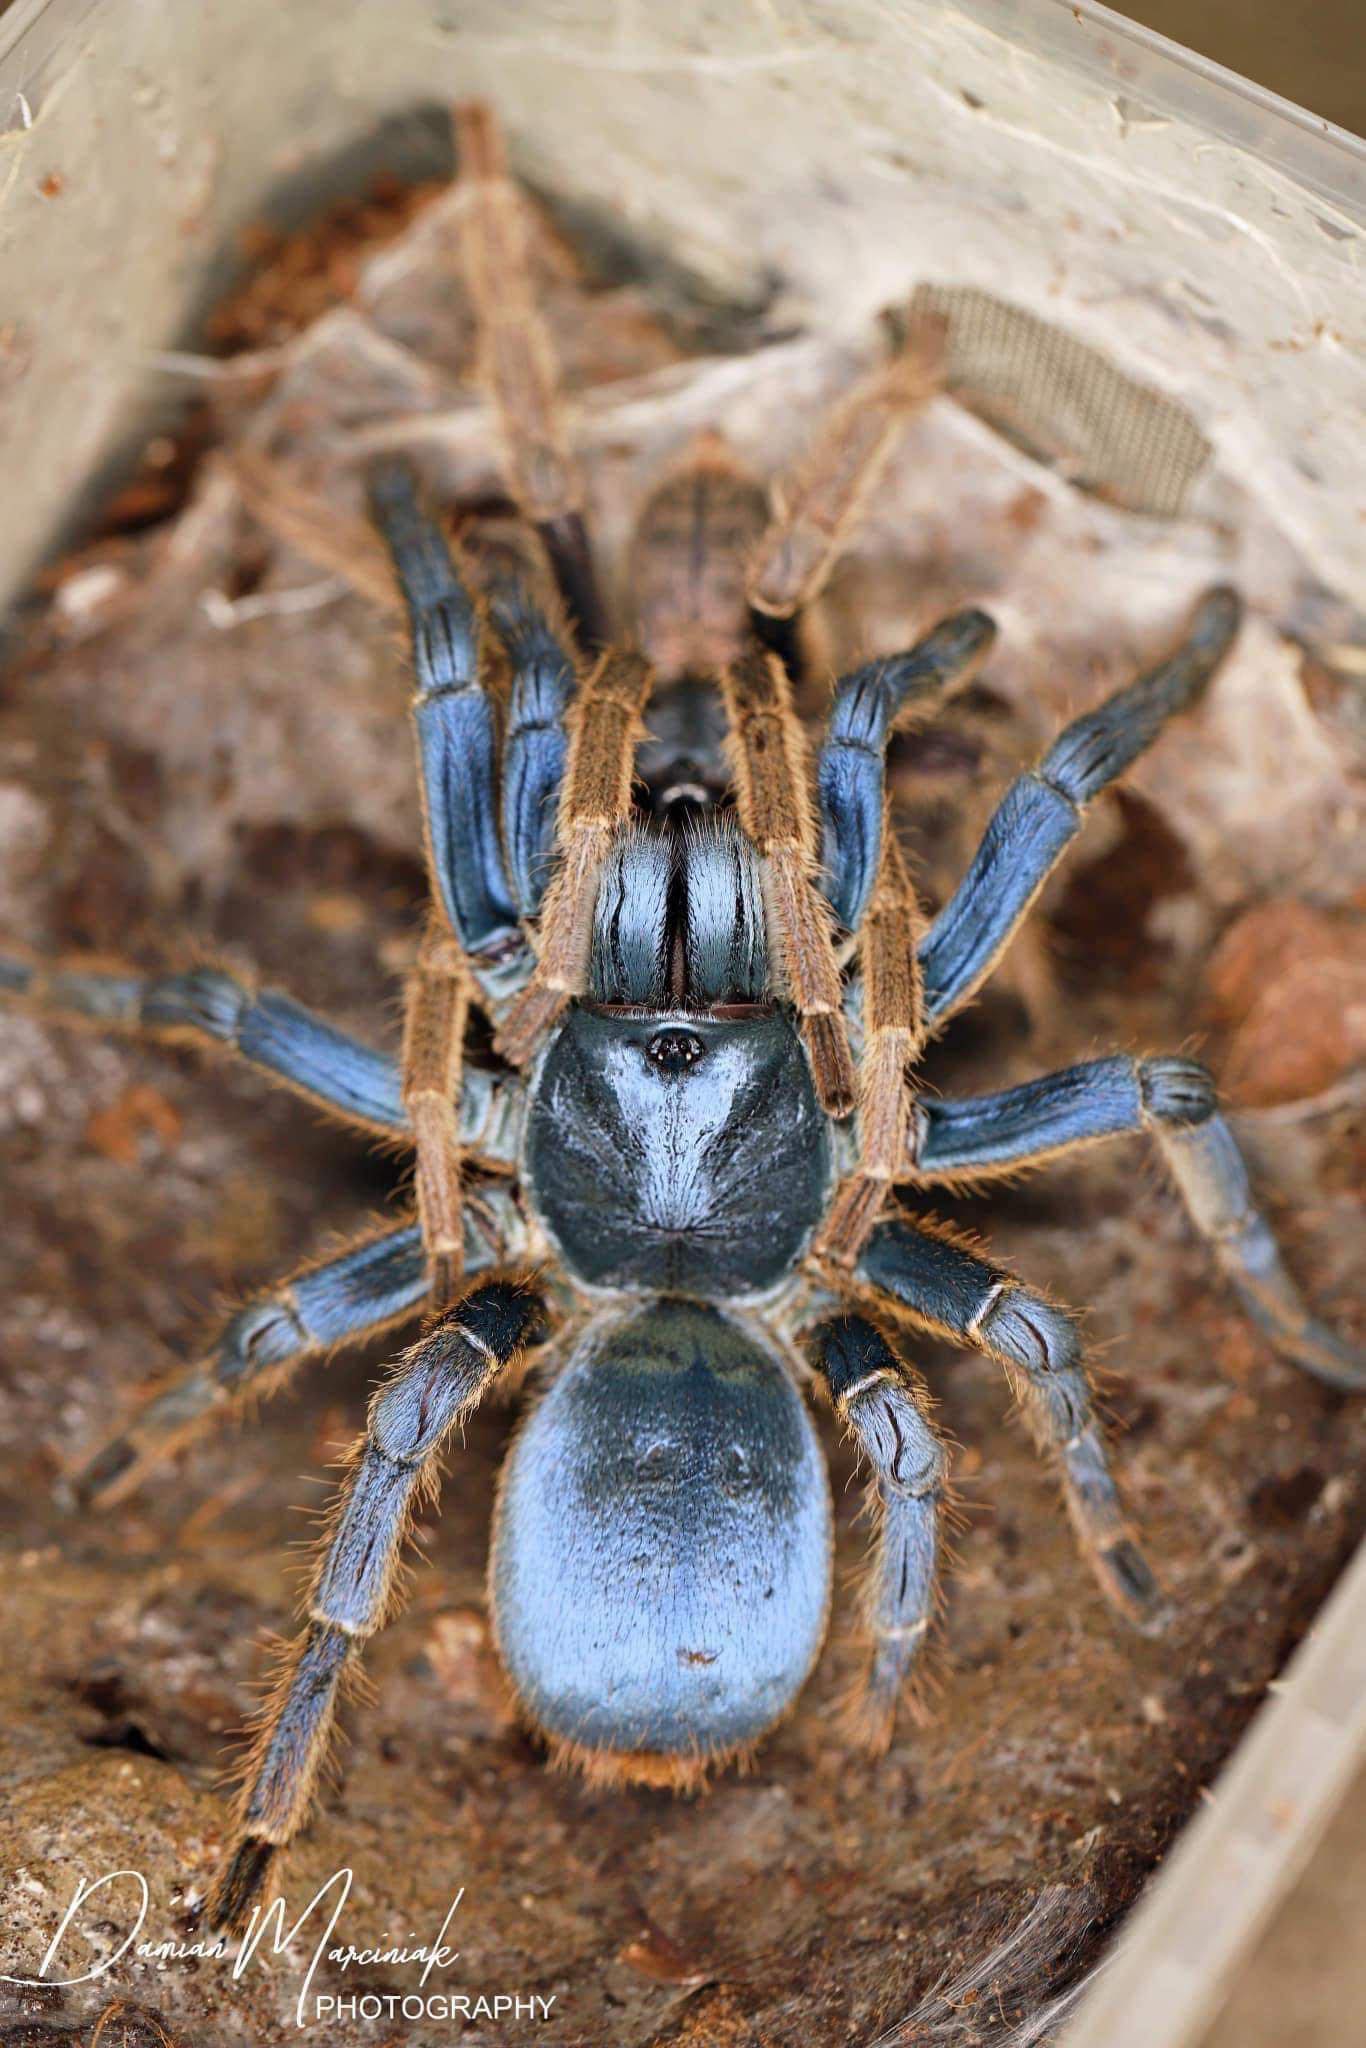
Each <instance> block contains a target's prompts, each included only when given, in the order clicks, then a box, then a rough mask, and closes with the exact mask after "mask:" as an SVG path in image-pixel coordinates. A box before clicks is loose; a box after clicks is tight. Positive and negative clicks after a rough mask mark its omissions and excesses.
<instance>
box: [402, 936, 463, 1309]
mask: <svg viewBox="0 0 1366 2048" xmlns="http://www.w3.org/2000/svg"><path fill="white" fill-rule="evenodd" d="M468 1015H469V984H468V980H467V978H466V971H465V961H464V955H463V954H462V953H461V951H460V948H459V946H458V945H457V944H456V942H455V940H454V939H453V938H451V936H450V935H449V933H447V932H446V931H445V929H444V928H443V927H442V926H440V925H438V924H436V923H435V922H433V924H432V925H431V927H430V928H429V930H428V932H427V935H426V937H425V938H424V940H423V942H422V951H421V953H420V954H419V956H418V962H417V966H416V967H415V968H414V970H413V973H412V976H411V978H410V980H409V983H408V1002H407V1014H406V1017H405V1019H404V1028H403V1106H404V1108H405V1109H406V1110H407V1112H408V1117H409V1121H410V1122H411V1124H412V1131H413V1142H414V1144H415V1145H416V1148H417V1169H416V1180H417V1213H418V1218H419V1220H420V1222H421V1224H422V1242H423V1245H424V1247H425V1249H426V1253H427V1258H428V1263H429V1267H430V1272H431V1283H432V1286H431V1304H430V1305H431V1307H432V1309H433V1310H434V1311H435V1312H437V1313H439V1312H440V1311H441V1310H442V1309H444V1308H445V1307H446V1305H447V1304H448V1303H449V1302H450V1301H451V1300H452V1299H453V1297H454V1296H455V1294H456V1292H457V1290H458V1289H459V1286H460V1277H461V1272H462V1269H463V1264H464V1251H465V1234H464V1223H463V1219H462V1205H461V1195H460V1127H459V1104H460V1070H461V1065H462V1061H463V1057H464V1042H465V1024H466V1020H467V1018H468Z"/></svg>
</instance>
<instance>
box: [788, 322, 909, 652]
mask: <svg viewBox="0 0 1366 2048" xmlns="http://www.w3.org/2000/svg"><path fill="white" fill-rule="evenodd" d="M943 340H944V337H943V329H942V325H941V324H940V323H937V322H917V323H915V324H914V325H913V326H911V327H910V328H909V330H908V331H907V333H906V335H905V338H904V340H903V344H902V346H901V348H900V349H899V351H898V352H897V354H896V355H895V356H893V358H892V360H891V361H890V362H887V363H883V364H881V365H880V366H879V367H878V368H877V369H876V370H874V371H873V372H872V373H871V374H870V375H869V376H867V377H865V378H864V379H863V380H862V381H861V382H860V383H859V384H857V385H856V386H855V387H854V389H853V390H852V391H851V392H850V393H849V395H848V396H847V397H846V398H845V399H844V401H843V402H842V404H840V405H838V406H836V407H835V409H834V411H833V412H832V413H831V414H830V416H829V418H828V419H827V420H826V422H825V423H824V425H823V426H822V427H821V428H820V429H819V431H818V432H817V434H816V437H815V440H814V441H813V443H812V445H811V448H810V450H809V452H808V453H807V455H806V457H805V459H804V460H803V461H802V462H801V463H800V464H799V465H798V466H797V468H796V469H795V470H794V471H793V473H792V474H791V476H789V477H786V478H784V480H783V481H782V483H781V484H780V485H779V486H778V487H777V489H776V491H775V493H774V499H775V511H774V516H773V519H772V521H771V523H770V525H769V527H768V530H767V532H766V533H765V534H764V536H763V538H762V539H761V541H760V543H759V546H758V548H757V549H756V550H755V553H754V558H753V561H752V562H751V564H750V572H749V601H750V604H751V606H752V607H753V609H754V611H755V612H756V613H757V614H758V615H759V617H760V618H777V619H791V618H793V617H794V616H795V614H796V613H797V612H799V611H800V610H801V609H802V607H803V606H805V605H808V604H810V603H811V602H812V600H813V599H814V598H816V597H817V596H818V595H819V594H820V591H821V589H822V587H823V586H824V584H825V581H826V579H827V577H828V576H829V574H830V571H831V569H832V568H833V567H834V564H835V562H836V560H837V559H838V557H839V555H840V554H841V553H842V552H843V550H844V548H845V547H846V545H847V544H848V540H849V536H850V533H851V531H852V529H853V526H854V524H855V521H856V520H857V518H858V514H859V510H860V507H861V506H862V505H863V504H864V503H865V502H866V500H867V498H868V495H869V493H870V492H871V490H872V488H873V486H874V484H875V483H876V482H877V479H878V477H879V476H880V475H881V473H882V470H883V467H884V465H885V463H886V461H887V458H888V456H889V455H890V454H891V452H892V447H893V445H894V443H895V441H896V437H897V435H898V434H899V433H900V431H901V429H902V428H903V426H905V424H906V422H907V421H908V420H909V419H910V417H911V416H912V414H913V413H915V412H917V411H919V409H920V408H921V407H922V406H923V405H924V404H925V403H926V402H927V401H928V400H929V399H930V398H932V397H933V396H934V394H935V393H936V391H938V389H939V387H940V378H941V369H942V361H943Z"/></svg>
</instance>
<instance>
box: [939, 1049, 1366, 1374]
mask: <svg viewBox="0 0 1366 2048" xmlns="http://www.w3.org/2000/svg"><path fill="white" fill-rule="evenodd" d="M917 1116H918V1118H919V1119H920V1129H919V1136H918V1143H917V1144H916V1148H915V1160H914V1177H915V1178H916V1179H917V1180H929V1181H936V1180H945V1181H951V1182H954V1183H957V1184H966V1185H971V1184H972V1183H973V1182H976V1181H980V1180H984V1179H988V1178H990V1177H991V1176H992V1175H994V1174H998V1173H1010V1172H1013V1171H1016V1170H1018V1169H1019V1168H1021V1167H1027V1166H1035V1165H1038V1164H1040V1163H1041V1162H1042V1161H1043V1160H1045V1159H1049V1158H1052V1157H1054V1156H1056V1155H1057V1154H1058V1153H1060V1152H1068V1151H1072V1150H1074V1149H1075V1148H1076V1147H1077V1146H1079V1145H1086V1144H1092V1143H1094V1142H1095V1141H1096V1140H1098V1139H1101V1138H1114V1137H1121V1136H1123V1135H1125V1134H1126V1133H1128V1132H1131V1131H1147V1132H1149V1133H1150V1134H1151V1135H1152V1137H1153V1138H1154V1139H1155V1141H1156V1143H1157V1147H1158V1150H1159V1152H1160V1153H1161V1155H1162V1157H1163V1159H1164V1160H1165V1162H1166V1164H1167V1167H1168V1169H1169V1171H1170V1173H1171V1175H1172V1178H1173V1180H1174V1181H1175V1182H1176V1185H1177V1188H1178V1190H1179V1192H1180V1194H1181V1196H1182V1199H1183V1200H1184V1202H1185V1204H1186V1209H1187V1212H1188V1213H1189V1215H1190V1218H1191V1221H1192V1222H1193V1223H1194V1225H1195V1227H1196V1229H1197V1230H1198V1231H1199V1233H1200V1235H1201V1236H1202V1237H1203V1238H1204V1239H1205V1240H1206V1242H1207V1243H1209V1244H1211V1245H1212V1246H1213V1248H1214V1253H1215V1256H1216V1258H1217V1259H1218V1260H1219V1262H1220V1264H1221V1265H1222V1267H1223V1268H1224V1271H1225V1272H1226V1273H1227V1275H1228V1277H1229V1279H1230V1280H1231V1281H1232V1283H1233V1286H1234V1288H1235V1289H1236V1290H1237V1293H1238V1295H1239V1297H1240V1299H1241V1300H1242V1301H1243V1303H1244V1304H1245V1306H1246V1308H1247V1310H1248V1313H1249V1314H1250V1315H1251V1316H1252V1318H1253V1320H1254V1321H1255V1322H1256V1323H1257V1325H1258V1326H1259V1328H1261V1329H1262V1330H1264V1331H1265V1332H1266V1334H1267V1336H1268V1337H1269V1338H1270V1339H1271V1341H1272V1343H1273V1344H1274V1345H1275V1347H1276V1349H1277V1350H1278V1351H1280V1352H1282V1353H1283V1354H1284V1356H1285V1357H1286V1358H1288V1359H1291V1360H1292V1361H1293V1362H1294V1363H1295V1364H1296V1365H1299V1366H1302V1367H1303V1369H1304V1370H1305V1371H1306V1372H1309V1373H1313V1374H1314V1375H1315V1376H1316V1377H1317V1378H1319V1379H1322V1380H1327V1381H1328V1382H1329V1383H1330V1384H1331V1385H1333V1386H1339V1387H1361V1386H1366V1359H1363V1358H1362V1357H1361V1356H1360V1355H1359V1354H1358V1353H1355V1352H1354V1351H1353V1350H1352V1348H1351V1347H1350V1346H1349V1345H1348V1344H1346V1343H1345V1342H1344V1341H1343V1339H1342V1338H1340V1337H1339V1336H1337V1335H1336V1334H1335V1333H1334V1332H1333V1331H1332V1330H1330V1329H1329V1328H1328V1327H1327V1326H1326V1325H1325V1324H1323V1323H1321V1322H1319V1321H1317V1320H1316V1319H1315V1318H1314V1317H1313V1316H1311V1315H1310V1313H1309V1310H1308V1309H1307V1308H1306V1306H1305V1304H1304V1301H1303V1298H1302V1297H1301V1295H1300V1291H1299V1289H1298V1288H1297V1287H1296V1285H1295V1283H1294V1281H1293V1280H1292V1279H1291V1277H1290V1275H1289V1273H1288V1272H1287V1271H1286V1269H1285V1265H1284V1263H1283V1261H1282V1259H1281V1255H1280V1252H1279V1250H1278V1248H1277V1245H1276V1240H1275V1238H1274V1237H1273V1236H1272V1234H1271V1229H1270V1226H1269V1225H1268V1224H1267V1222H1266V1219H1265V1217H1263V1216H1262V1215H1261V1214H1260V1213H1259V1211H1258V1209H1257V1207H1256V1205H1255V1203H1254V1201H1253V1198H1252V1190H1251V1187H1250V1186H1249V1183H1248V1176H1247V1168H1246V1166H1245V1165H1244V1163H1243V1157H1242V1154H1241V1153H1240V1151H1239V1150H1238V1144H1237V1140H1236V1139H1235V1138H1234V1136H1233V1133H1232V1132H1231V1131H1230V1129H1229V1127H1228V1125H1227V1123H1226V1122H1225V1121H1224V1119H1223V1117H1222V1116H1221V1115H1220V1114H1219V1106H1218V1098H1217V1095H1216V1092H1215V1087H1214V1081H1213V1079H1212V1077H1211V1076H1210V1074H1209V1073H1208V1072H1207V1071H1206V1069H1205V1068H1204V1067H1202V1066H1200V1065H1199V1064H1198V1063H1197V1062H1196V1061H1195V1060H1188V1059H1182V1058H1177V1057H1165V1058H1157V1059H1143V1060H1135V1059H1129V1058H1127V1057H1123V1056H1117V1057H1115V1058H1113V1059H1105V1060H1090V1061H1088V1062H1087V1063H1086V1064H1085V1065H1084V1066H1078V1067H1065V1068H1063V1069H1062V1070H1061V1071H1060V1072H1058V1073H1056V1074H1045V1075H1044V1076H1043V1077H1042V1078H1041V1079H1040V1080H1037V1081H1027V1082H1025V1083H1024V1085H1023V1086H1022V1087H1019V1088H1007V1089H1005V1090H1003V1091H1002V1093H1001V1094H999V1095H979V1096H973V1097H969V1098H967V1099H965V1100H964V1099H954V1098H953V1097H948V1098H941V1099H939V1100H937V1101H924V1102H922V1103H920V1104H919V1105H918V1106H917Z"/></svg>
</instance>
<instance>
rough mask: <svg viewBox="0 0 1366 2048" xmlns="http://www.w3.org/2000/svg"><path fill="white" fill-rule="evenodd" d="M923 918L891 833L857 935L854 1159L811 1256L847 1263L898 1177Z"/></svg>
mask: <svg viewBox="0 0 1366 2048" xmlns="http://www.w3.org/2000/svg"><path fill="white" fill-rule="evenodd" d="M924 929H925V921H924V918H923V917H922V915H921V912H920V907H919V905H918V904H917V902H916V899H915V891H914V889H913V888H912V886H911V881H910V877H909V875H908V874H907V873H906V866H905V862H904V861H903V859H902V856H901V849H900V848H899V847H898V845H897V843H896V840H895V838H894V837H893V835H892V833H891V832H890V830H887V831H884V835H883V841H882V866H881V869H880V871H879V874H878V881H877V887H876V888H875V889H874V891H873V900H872V902H871V903H870V904H869V906H868V913H867V916H866V917H865V919H864V922H863V930H862V935H861V940H860V946H861V954H860V957H861V961H862V967H863V1025H864V1051H863V1060H862V1064H861V1067H860V1070H859V1163H858V1169H857V1171H856V1172H855V1173H852V1174H851V1175H850V1176H849V1178H848V1180H846V1181H845V1183H844V1185H843V1186H842V1187H841V1188H840V1189H839V1191H838V1193H837V1194H836V1196H835V1200H834V1202H833V1204H832V1205H831V1209H830V1214H829V1215H828V1216H827V1218H826V1220H825V1223H824V1224H823V1226H822V1228H821V1230H820V1232H819V1234H818V1236H817V1239H816V1243H815V1247H814V1249H815V1251H816V1254H817V1255H818V1256H819V1257H821V1258H825V1259H832V1260H834V1262H835V1263H836V1264H837V1265H841V1266H852V1265H853V1263H854V1261H855V1260H856V1259H857V1257H858V1255H859V1253H860V1252H861V1251H862V1250H863V1247H864V1245H865V1244H866V1243H867V1242H868V1237H869V1233H870V1232H871V1231H872V1228H873V1226H874V1224H875V1223H876V1222H877V1220H878V1217H879V1216H880V1215H881V1213H882V1206H883V1203H884V1202H885V1200H886V1198H887V1191H888V1189H889V1188H890V1187H891V1186H892V1184H893V1182H894V1181H895V1180H897V1179H898V1177H901V1176H904V1174H905V1170H906V1164H905V1163H906V1159H907V1157H908V1152H909V1144H910V1125H911V1115H912V1110H913V1102H912V1096H911V1088H910V1083H909V1081H908V1079H907V1070H908V1069H909V1067H910V1064H911V1062H912V1061H913V1060H914V1059H915V1058H916V1056H917V1054H918V1053H919V1051H920V1048H921V1046H922V1045H923V1043H924V1039H925V1030H924V1019H923V1016H922V1010H921V989H920V963H919V961H918V959H917V957H916V946H917V945H918V943H919V941H920V938H921V936H922V934H923V932H924Z"/></svg>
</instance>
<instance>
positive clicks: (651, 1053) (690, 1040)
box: [645, 1028, 707, 1074]
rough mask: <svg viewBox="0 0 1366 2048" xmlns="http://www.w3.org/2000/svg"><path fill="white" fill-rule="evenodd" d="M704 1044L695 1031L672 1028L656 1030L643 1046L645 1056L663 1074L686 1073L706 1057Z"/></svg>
mask: <svg viewBox="0 0 1366 2048" xmlns="http://www.w3.org/2000/svg"><path fill="white" fill-rule="evenodd" d="M706 1051H707V1048H706V1046H705V1045H704V1044H703V1043H702V1040H701V1039H700V1038H699V1037H698V1035H697V1033H696V1032H695V1031H684V1030H680V1029H678V1028H674V1029H673V1030H670V1031H659V1032H656V1034H655V1036H654V1037H653V1038H652V1039H651V1040H650V1042H649V1044H648V1045H647V1046H646V1048H645V1057H646V1059H647V1060H649V1061H650V1063H651V1064H652V1065H653V1066H656V1067H658V1068H659V1069H660V1071H661V1072H662V1073H665V1074H686V1073H687V1071H688V1069H689V1068H690V1067H695V1066H696V1065H697V1062H698V1061H699V1060H700V1059H703V1058H705V1057H706Z"/></svg>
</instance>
